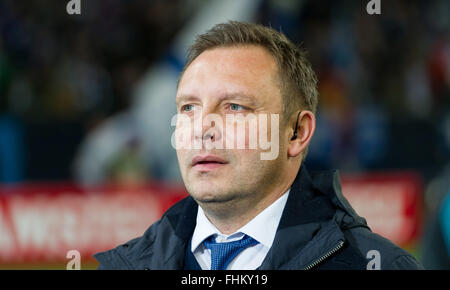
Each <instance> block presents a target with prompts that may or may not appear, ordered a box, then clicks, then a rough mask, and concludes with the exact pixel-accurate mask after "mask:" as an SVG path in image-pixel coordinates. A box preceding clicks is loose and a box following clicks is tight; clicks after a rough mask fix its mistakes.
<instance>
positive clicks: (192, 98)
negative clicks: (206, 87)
mask: <svg viewBox="0 0 450 290" xmlns="http://www.w3.org/2000/svg"><path fill="white" fill-rule="evenodd" d="M198 100H199V98H198V97H196V96H193V95H181V96H177V97H176V98H175V103H176V104H177V105H178V104H179V103H181V102H188V101H198Z"/></svg>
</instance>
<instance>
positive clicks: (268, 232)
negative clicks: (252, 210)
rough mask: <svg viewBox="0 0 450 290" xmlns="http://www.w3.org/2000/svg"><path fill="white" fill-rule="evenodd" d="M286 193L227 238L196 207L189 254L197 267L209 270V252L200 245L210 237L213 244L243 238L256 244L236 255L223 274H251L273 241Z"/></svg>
mask: <svg viewBox="0 0 450 290" xmlns="http://www.w3.org/2000/svg"><path fill="white" fill-rule="evenodd" d="M289 191H290V189H289V190H288V191H286V192H285V193H284V194H283V195H282V196H281V197H279V198H278V199H277V200H276V201H275V202H274V203H272V204H271V205H270V206H268V207H267V208H266V209H264V210H263V211H262V212H260V213H259V214H258V215H257V216H256V217H255V218H253V219H252V220H251V221H250V222H248V223H247V224H246V225H245V226H243V227H242V228H240V229H239V230H237V231H236V232H235V233H233V234H231V235H229V236H227V235H224V234H222V233H221V232H220V231H219V230H218V229H217V228H216V227H215V226H214V225H213V224H212V223H211V222H210V221H209V220H208V218H207V217H206V216H205V213H204V211H203V209H202V208H201V207H200V206H199V207H198V212H197V224H196V226H195V230H194V233H193V235H192V243H191V244H192V245H191V251H192V253H193V254H194V257H195V259H196V260H197V262H198V264H199V265H200V267H201V268H202V269H203V270H210V269H211V250H210V249H208V248H206V247H205V245H204V244H203V241H204V240H205V239H206V238H207V237H209V236H211V235H216V237H215V238H216V243H223V242H231V241H236V240H240V239H242V238H243V236H244V235H248V236H250V237H252V238H253V239H255V240H257V241H258V242H259V243H258V244H256V245H255V246H252V247H248V248H246V249H244V250H243V251H242V252H241V253H239V254H238V255H237V256H236V257H235V258H234V259H233V260H232V261H231V263H230V264H229V265H228V266H227V270H255V269H256V268H258V267H259V266H261V264H262V262H263V260H264V258H265V257H266V255H267V252H269V250H270V247H271V246H272V243H273V240H274V238H275V234H276V231H277V228H278V224H279V223H280V219H281V215H282V213H283V209H284V206H285V205H286V202H287V199H288V196H289Z"/></svg>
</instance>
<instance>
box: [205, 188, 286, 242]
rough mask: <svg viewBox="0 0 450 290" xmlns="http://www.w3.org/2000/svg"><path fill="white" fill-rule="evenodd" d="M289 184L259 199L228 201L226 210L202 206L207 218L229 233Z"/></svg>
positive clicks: (253, 216)
mask: <svg viewBox="0 0 450 290" xmlns="http://www.w3.org/2000/svg"><path fill="white" fill-rule="evenodd" d="M289 188H290V185H289V186H286V187H283V188H281V189H280V190H278V191H276V192H272V194H270V195H267V196H265V197H264V198H262V199H261V200H259V201H255V200H245V201H244V200H240V201H239V204H236V203H233V202H230V203H229V204H227V205H225V206H226V207H227V208H228V209H232V210H227V211H220V210H217V208H210V207H208V206H202V209H203V211H204V213H205V216H206V217H207V218H208V220H209V221H210V222H211V223H212V224H213V225H214V226H215V227H216V228H217V229H218V230H219V231H220V232H221V233H222V234H224V235H231V234H233V233H235V232H236V231H237V230H239V229H240V228H242V227H243V226H245V225H246V224H247V223H249V222H250V221H251V220H252V219H254V218H255V217H256V216H257V215H258V214H260V213H261V212H262V211H263V210H264V209H266V208H267V207H269V206H270V205H271V204H273V203H274V202H275V201H276V200H277V199H279V198H280V197H281V196H282V195H283V194H284V193H286V192H287V191H288V189H289Z"/></svg>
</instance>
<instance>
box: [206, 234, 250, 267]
mask: <svg viewBox="0 0 450 290" xmlns="http://www.w3.org/2000/svg"><path fill="white" fill-rule="evenodd" d="M203 243H204V245H205V247H206V248H208V249H210V250H211V270H226V268H227V266H228V264H230V262H231V261H232V260H233V259H234V258H235V257H236V256H237V255H238V254H239V253H240V252H242V251H243V250H244V249H246V248H248V247H251V246H254V245H256V244H258V241H256V240H255V239H253V238H252V237H250V236H247V235H244V237H243V238H242V239H240V240H237V241H233V242H227V243H216V242H215V241H214V237H213V236H210V237H209V238H207V239H206V240H205V241H204V242H203Z"/></svg>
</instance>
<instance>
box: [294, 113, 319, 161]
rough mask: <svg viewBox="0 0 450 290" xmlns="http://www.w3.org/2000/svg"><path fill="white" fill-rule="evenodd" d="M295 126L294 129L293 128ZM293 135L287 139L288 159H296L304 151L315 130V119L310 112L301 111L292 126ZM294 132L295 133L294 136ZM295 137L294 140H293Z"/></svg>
mask: <svg viewBox="0 0 450 290" xmlns="http://www.w3.org/2000/svg"><path fill="white" fill-rule="evenodd" d="M295 125H296V128H295ZM293 126H294V127H293V129H294V130H293V134H292V135H291V137H290V138H289V139H290V140H289V146H288V157H290V158H291V157H292V158H294V157H297V156H299V155H300V154H301V153H302V152H304V151H305V150H306V148H307V147H308V144H309V142H310V140H311V138H312V136H313V134H314V130H315V129H316V118H315V116H314V114H313V113H312V112H311V111H301V112H300V114H298V115H297V120H295V124H293ZM295 132H297V133H296V134H295ZM294 137H295V139H294Z"/></svg>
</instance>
